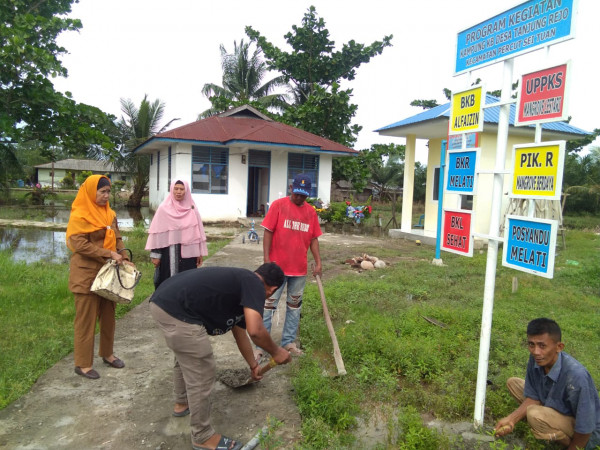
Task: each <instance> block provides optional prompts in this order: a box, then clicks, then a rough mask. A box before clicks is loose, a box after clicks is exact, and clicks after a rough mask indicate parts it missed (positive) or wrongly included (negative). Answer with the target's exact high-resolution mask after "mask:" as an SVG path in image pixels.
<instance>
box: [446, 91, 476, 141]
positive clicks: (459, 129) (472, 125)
mask: <svg viewBox="0 0 600 450" xmlns="http://www.w3.org/2000/svg"><path fill="white" fill-rule="evenodd" d="M484 92H485V91H484V90H483V87H482V86H481V85H479V86H474V87H471V88H469V89H467V90H465V91H459V92H453V93H452V100H451V101H450V127H449V131H448V134H458V133H468V132H477V131H482V130H483V98H484V97H483V93H484Z"/></svg>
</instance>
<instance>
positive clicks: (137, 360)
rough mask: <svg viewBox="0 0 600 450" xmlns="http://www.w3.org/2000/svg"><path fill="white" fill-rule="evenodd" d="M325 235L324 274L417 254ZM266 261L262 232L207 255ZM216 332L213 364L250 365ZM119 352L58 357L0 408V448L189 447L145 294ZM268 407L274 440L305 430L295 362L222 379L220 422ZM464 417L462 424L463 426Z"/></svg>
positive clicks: (394, 244) (222, 425) (226, 430)
mask: <svg viewBox="0 0 600 450" xmlns="http://www.w3.org/2000/svg"><path fill="white" fill-rule="evenodd" d="M239 231H240V230H239V229H236V230H233V232H239ZM259 231H260V230H259ZM228 233H232V231H230V230H229V231H228ZM229 236H231V234H229ZM319 240H320V243H321V256H322V259H323V269H324V275H323V279H324V283H325V284H326V281H327V280H328V279H331V278H333V277H335V276H336V275H338V274H339V273H342V272H349V271H352V269H350V267H349V266H348V265H344V264H343V262H344V261H345V260H346V259H347V258H351V257H353V256H361V255H362V254H363V253H365V252H367V253H369V254H371V255H376V256H377V254H378V253H377V252H378V251H381V252H382V253H385V252H387V255H388V257H386V258H384V259H385V261H386V262H387V263H389V264H392V265H393V264H397V263H402V262H403V261H404V260H410V259H412V258H413V257H414V255H413V254H412V253H413V251H414V250H415V249H416V247H415V244H414V243H413V242H410V241H404V240H401V239H390V238H387V237H386V238H377V237H367V236H357V235H352V234H345V235H341V234H331V233H325V234H324V235H323V236H322V237H321V238H320V239H319ZM389 255H393V256H389ZM262 261H263V259H262V236H261V244H259V245H257V244H256V243H245V244H243V243H242V234H238V235H237V236H236V237H235V238H234V239H233V240H232V242H231V243H230V244H228V245H227V246H226V247H224V248H223V249H222V250H221V251H220V252H218V253H216V254H215V255H213V256H212V257H211V258H210V259H209V260H207V262H206V265H207V266H233V267H245V268H248V269H252V270H253V269H255V268H256V267H258V266H259V265H260V264H261V263H262ZM312 282H314V280H313V281H312ZM280 306H284V302H280ZM284 315H285V307H284V308H282V310H280V311H279V313H278V316H279V318H278V319H277V316H276V318H275V320H274V321H273V337H274V338H275V340H276V342H279V339H280V336H281V327H282V325H283V320H284ZM300 338H302V336H301V335H300ZM211 340H212V344H213V350H214V354H215V359H216V363H217V371H220V370H225V369H238V368H246V367H247V366H246V363H245V361H244V360H243V359H242V357H241V355H240V354H239V351H238V349H237V346H236V345H235V341H234V339H233V336H232V335H231V333H228V334H226V335H224V336H219V337H215V338H211ZM96 353H97V352H96ZM115 353H116V354H117V355H118V356H119V357H121V358H122V359H123V360H124V361H125V363H126V365H127V366H126V367H125V368H124V369H122V370H116V369H112V368H109V367H107V366H105V365H103V364H102V362H101V360H100V358H98V357H96V359H95V368H96V369H97V370H98V372H99V373H100V375H101V378H100V380H95V381H92V380H86V379H84V378H82V377H79V376H77V375H75V374H74V373H73V355H72V354H71V355H69V356H67V357H65V358H64V359H62V360H61V361H59V362H58V363H57V364H56V365H54V367H52V368H51V369H50V370H48V371H47V372H46V373H45V374H44V375H43V376H42V377H40V378H39V379H38V381H37V382H36V384H35V385H34V386H33V387H32V389H31V391H30V392H29V393H27V394H26V395H24V396H23V397H21V398H20V399H18V400H17V401H15V402H14V403H12V404H11V405H9V406H8V407H6V408H5V409H4V410H1V411H0V448H2V449H3V448H6V449H11V450H12V449H15V450H32V449H36V450H43V449H74V450H75V449H77V450H80V449H124V450H129V449H153V450H166V449H188V448H190V447H191V445H190V433H189V417H184V418H175V417H173V416H172V415H171V411H172V407H173V404H172V399H171V392H172V381H171V373H172V370H171V367H172V361H173V356H172V353H171V351H170V350H169V349H168V348H167V346H166V344H165V342H164V339H163V337H162V335H161V333H160V332H159V331H158V330H157V328H156V327H155V325H154V322H153V320H152V318H151V317H150V313H149V311H148V301H147V300H146V301H144V302H143V303H142V304H140V305H139V306H137V307H136V308H135V309H133V310H132V311H130V312H129V313H128V314H127V315H126V316H125V317H123V318H122V319H120V320H119V321H118V322H117V330H116V338H115ZM268 417H273V418H275V419H277V420H278V421H281V422H282V425H281V426H280V427H279V428H278V429H277V430H276V432H275V434H274V436H273V439H274V440H276V441H277V442H278V444H279V445H278V447H277V448H291V447H293V444H294V442H297V441H298V440H299V439H300V423H301V418H300V414H299V412H298V409H297V407H296V404H295V402H294V399H293V388H292V386H291V383H290V379H289V366H281V367H275V368H274V369H272V370H271V371H270V372H269V373H268V374H267V375H266V376H265V378H264V379H263V380H262V381H261V382H260V383H255V384H252V385H250V386H246V387H243V388H238V389H232V388H230V387H227V386H225V385H224V384H222V383H221V382H218V381H217V382H216V384H215V387H214V389H213V395H212V419H213V425H214V427H215V429H216V430H217V432H219V433H223V434H225V435H227V436H230V437H232V438H234V439H237V440H240V441H242V442H248V441H249V440H251V439H252V438H253V437H254V436H255V435H256V434H257V433H258V432H259V431H260V430H261V429H262V427H264V426H265V425H266V424H267V421H268ZM426 422H428V421H426ZM434 422H435V421H434ZM434 422H432V423H430V424H429V426H432V427H434V428H438V429H445V430H446V432H449V433H453V434H461V435H462V436H463V438H465V440H471V439H473V440H487V439H485V438H484V439H482V437H481V436H477V435H474V434H473V433H472V432H471V430H472V426H471V425H470V424H469V423H462V424H444V423H437V422H435V423H434ZM459 426H462V427H463V428H461V429H458V428H457V427H459ZM452 427H454V428H452ZM356 435H357V438H358V439H359V442H358V443H357V446H356V448H372V447H373V446H374V445H376V443H377V442H380V443H384V442H385V440H386V435H387V432H386V426H385V423H384V422H381V423H379V422H377V421H375V422H372V423H364V424H363V425H362V426H361V427H359V430H357V433H356Z"/></svg>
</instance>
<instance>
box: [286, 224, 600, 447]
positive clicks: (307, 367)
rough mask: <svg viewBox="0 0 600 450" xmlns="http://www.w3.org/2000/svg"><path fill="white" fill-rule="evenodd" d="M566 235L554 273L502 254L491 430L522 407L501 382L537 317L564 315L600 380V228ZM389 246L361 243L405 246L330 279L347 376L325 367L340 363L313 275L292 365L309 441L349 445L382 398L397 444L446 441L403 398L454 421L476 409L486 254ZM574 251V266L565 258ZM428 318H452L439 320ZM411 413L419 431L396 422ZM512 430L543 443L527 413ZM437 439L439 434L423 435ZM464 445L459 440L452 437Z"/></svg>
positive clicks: (514, 367)
mask: <svg viewBox="0 0 600 450" xmlns="http://www.w3.org/2000/svg"><path fill="white" fill-rule="evenodd" d="M566 236H567V249H566V250H562V249H561V248H560V247H559V248H558V252H557V256H556V262H555V273H554V278H553V279H545V278H541V277H536V276H534V275H530V274H526V273H523V272H518V271H515V270H512V269H509V268H505V267H503V266H502V265H501V261H500V257H499V262H498V268H497V274H496V289H495V298H494V317H493V328H492V337H491V347H490V359H489V371H488V380H489V386H488V390H487V398H486V413H485V419H486V425H487V429H488V430H489V429H491V427H492V425H493V424H494V423H495V421H497V420H498V419H499V418H501V417H503V416H505V415H507V414H508V413H510V412H511V411H512V410H513V409H514V408H515V407H516V404H515V402H514V401H513V400H512V399H511V398H510V396H509V394H508V391H507V390H506V388H505V382H506V380H507V379H508V378H509V377H511V376H521V377H523V376H524V374H525V366H526V362H527V358H528V350H527V347H526V344H525V342H526V341H525V340H526V336H525V329H526V326H527V323H528V322H529V321H530V320H531V319H534V318H536V317H551V318H554V319H555V320H557V322H558V323H559V325H561V327H562V329H563V340H564V342H565V343H566V347H565V351H567V352H568V353H570V354H572V355H573V356H574V357H575V358H577V359H578V360H579V361H581V362H582V363H583V364H584V365H585V366H586V367H587V368H588V370H589V371H590V373H591V374H592V377H593V378H594V379H595V381H596V384H597V385H599V383H600V360H599V359H598V349H599V348H600V333H599V332H598V330H599V328H598V317H599V314H600V276H599V274H600V258H599V257H598V251H599V250H600V236H598V235H597V234H593V233H586V232H583V231H569V232H568V233H567V235H566ZM385 246H386V249H376V248H373V249H370V248H361V249H360V250H359V252H360V254H362V253H368V254H373V255H378V256H379V255H380V254H381V255H386V254H387V255H388V256H385V257H384V259H386V258H389V257H390V256H389V255H390V254H391V253H393V251H394V250H396V254H397V255H400V257H398V256H397V258H396V262H395V263H394V264H393V265H392V266H391V267H389V268H388V269H386V270H385V272H382V271H373V272H363V273H361V274H357V273H355V272H352V271H349V270H348V271H346V274H342V275H340V276H337V277H335V278H333V279H326V282H325V292H326V296H327V301H328V307H329V312H330V314H331V318H332V320H333V322H334V325H335V328H336V335H337V339H338V341H339V345H340V349H341V353H342V355H343V358H344V363H345V367H346V370H347V372H348V374H347V375H346V376H344V377H338V378H332V377H326V376H323V375H322V373H323V371H325V372H327V373H329V374H335V373H336V368H335V365H334V361H333V358H332V349H331V339H330V337H329V334H328V332H327V329H326V326H325V322H324V320H323V313H322V308H321V303H320V296H319V293H318V290H317V287H316V286H315V285H314V284H309V285H307V288H306V291H305V297H304V306H303V309H302V314H303V316H302V325H301V340H302V345H303V346H304V347H305V348H306V349H307V350H308V357H307V358H303V359H302V360H301V362H300V364H299V366H298V367H297V369H296V371H297V373H296V376H295V378H294V387H295V391H296V396H297V401H298V404H299V408H300V411H301V413H302V415H303V418H304V419H309V420H303V422H302V434H303V436H305V440H306V444H307V445H308V446H309V447H310V448H327V446H326V445H325V444H324V442H326V441H327V440H330V441H331V442H336V443H337V445H339V446H344V445H348V442H352V439H353V432H354V430H355V429H356V420H355V418H356V417H357V416H361V415H362V416H363V417H364V416H365V415H368V414H369V413H370V412H373V411H381V410H382V408H384V406H387V407H390V408H391V411H392V412H391V413H390V414H389V418H390V422H389V423H390V425H389V427H390V430H389V433H390V436H396V438H395V439H400V441H398V442H401V441H402V439H408V443H406V442H405V443H404V444H402V445H400V444H398V442H397V444H395V445H397V446H393V447H390V448H448V444H447V442H445V439H447V438H446V437H444V436H436V435H435V433H434V435H431V433H430V432H429V430H419V429H418V427H416V425H415V424H414V420H412V419H410V417H411V415H414V411H412V412H411V411H407V410H404V409H402V408H401V407H398V406H397V405H404V406H406V405H410V406H411V407H413V408H415V410H416V411H418V412H419V413H421V414H425V413H428V414H431V415H433V416H434V417H436V418H438V419H442V420H447V421H472V420H473V410H474V397H475V390H476V389H475V385H476V378H477V364H478V354H479V335H480V326H481V312H482V303H483V290H484V277H485V270H486V269H485V266H486V258H487V255H486V254H485V253H483V254H479V253H478V252H476V254H475V255H474V256H473V258H467V257H462V256H458V255H453V254H448V253H443V255H442V258H443V261H444V263H445V265H444V266H443V267H436V266H432V265H431V263H430V262H431V260H432V259H433V256H434V249H433V248H431V247H425V246H421V247H417V246H415V245H414V244H408V243H406V241H399V242H394V241H386V243H385ZM321 250H322V254H323V255H326V254H327V252H328V251H333V252H336V255H335V256H334V258H337V259H339V260H341V261H343V260H344V259H345V258H347V257H350V256H352V255H351V254H349V255H346V256H344V255H341V254H339V252H340V250H339V247H337V248H335V249H327V247H326V245H324V244H323V245H322V246H321ZM353 250H354V251H356V249H353ZM325 257H326V256H325ZM573 260H576V261H577V262H578V263H579V265H572V264H568V263H567V261H573ZM330 267H335V266H334V265H331V266H330ZM325 276H326V277H327V273H326V272H325ZM513 277H517V278H518V286H519V287H518V290H517V292H516V293H512V279H513ZM424 317H428V318H432V319H435V320H437V321H439V322H443V323H444V324H446V325H447V327H446V328H441V327H438V326H435V325H433V324H431V323H429V322H427V321H426V320H425V319H424ZM395 405H396V406H395ZM403 421H404V425H403ZM406 421H408V422H410V424H411V425H410V427H411V429H412V431H411V432H412V433H413V434H414V439H413V438H410V437H407V436H406V435H405V433H401V432H400V431H401V430H402V429H405V428H406V427H407V425H406ZM415 427H416V428H415ZM516 436H518V437H519V438H521V439H522V440H525V441H526V442H528V444H527V446H528V448H544V447H543V445H540V444H539V443H537V442H536V441H535V439H533V438H532V436H531V435H530V433H529V431H528V427H527V426H526V425H524V424H523V426H521V425H519V427H518V429H517V432H516ZM511 438H513V437H511ZM432 439H433V441H434V442H435V444H431V445H426V444H425V442H431V441H432ZM417 442H421V443H422V444H419V445H417V444H416V443H417ZM462 445H463V444H462V443H460V442H454V443H453V444H452V446H451V448H463V447H462ZM496 445H500V444H496ZM484 448H490V447H484ZM496 448H500V447H496Z"/></svg>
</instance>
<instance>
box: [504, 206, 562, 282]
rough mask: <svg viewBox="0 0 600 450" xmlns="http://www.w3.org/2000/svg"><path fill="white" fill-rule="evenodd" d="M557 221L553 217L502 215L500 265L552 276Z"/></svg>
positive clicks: (542, 275)
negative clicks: (503, 219) (503, 220)
mask: <svg viewBox="0 0 600 450" xmlns="http://www.w3.org/2000/svg"><path fill="white" fill-rule="evenodd" d="M557 225H558V222H557V221H556V220H547V219H533V218H526V217H521V216H511V215H509V216H506V223H505V228H504V229H505V237H504V239H505V240H504V247H503V250H502V265H503V266H507V267H512V268H513V269H516V270H520V271H522V272H529V273H533V274H535V275H539V276H541V277H545V278H552V277H553V276H554V253H555V249H556V230H557Z"/></svg>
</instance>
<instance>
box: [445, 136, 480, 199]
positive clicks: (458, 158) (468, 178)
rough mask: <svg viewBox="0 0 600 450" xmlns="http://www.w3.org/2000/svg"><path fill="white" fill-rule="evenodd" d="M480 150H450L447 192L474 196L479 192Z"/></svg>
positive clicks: (447, 169) (447, 166)
mask: <svg viewBox="0 0 600 450" xmlns="http://www.w3.org/2000/svg"><path fill="white" fill-rule="evenodd" d="M479 153H480V149H478V148H476V149H473V150H449V151H448V163H447V164H446V186H445V191H446V192H449V193H451V194H463V195H473V194H475V193H476V192H477V177H476V176H475V175H476V173H477V163H478V161H479Z"/></svg>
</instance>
